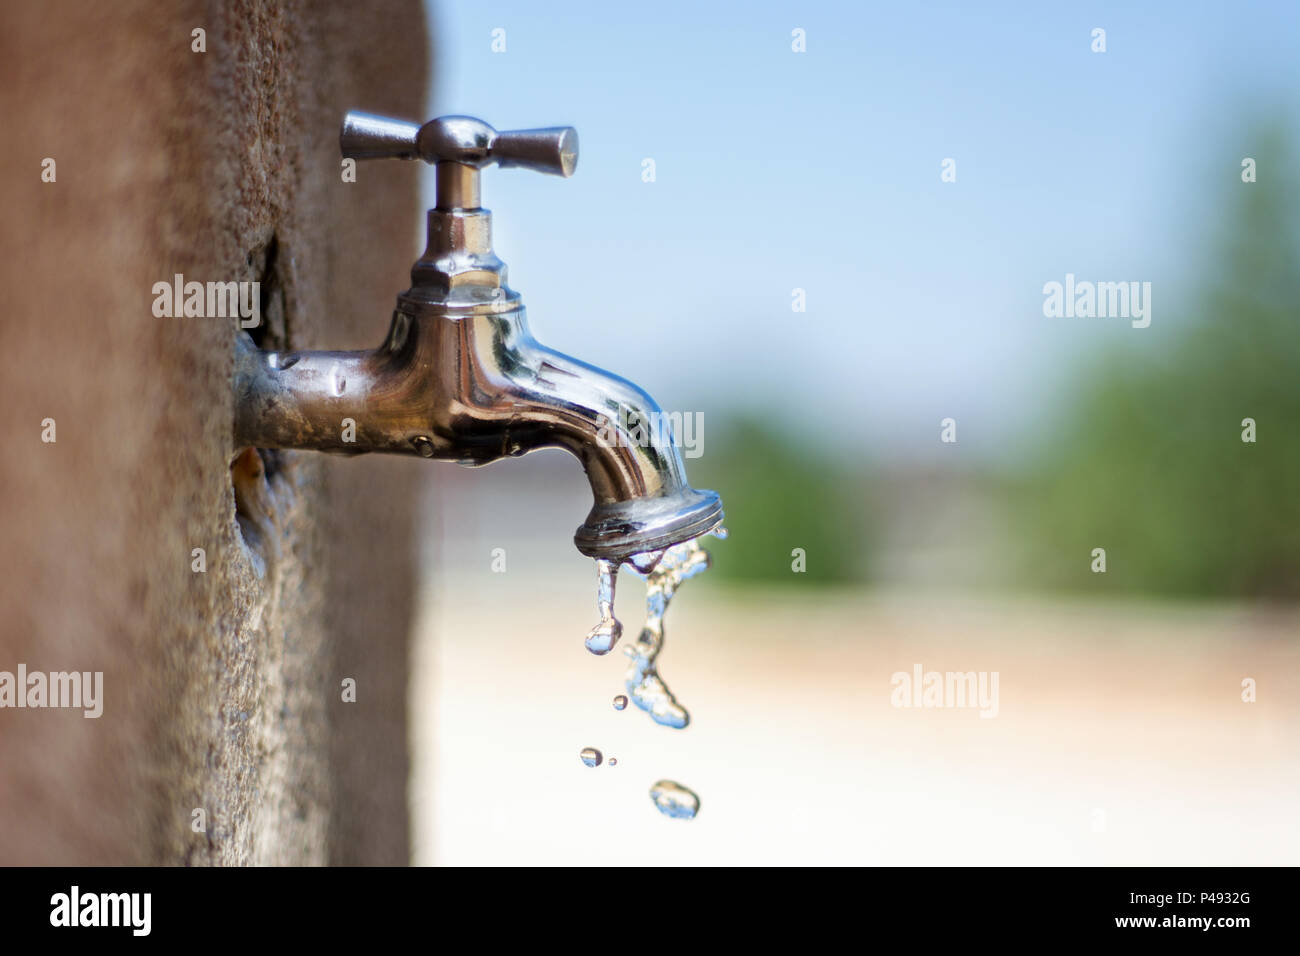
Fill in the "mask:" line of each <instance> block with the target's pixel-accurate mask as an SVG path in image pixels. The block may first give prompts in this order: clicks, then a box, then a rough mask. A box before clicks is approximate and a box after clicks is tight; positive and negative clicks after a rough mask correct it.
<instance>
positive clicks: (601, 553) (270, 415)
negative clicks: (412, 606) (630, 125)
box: [234, 293, 723, 563]
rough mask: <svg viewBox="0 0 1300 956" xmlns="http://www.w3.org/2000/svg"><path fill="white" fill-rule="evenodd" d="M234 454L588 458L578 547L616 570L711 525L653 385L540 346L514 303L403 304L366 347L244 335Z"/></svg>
mask: <svg viewBox="0 0 1300 956" xmlns="http://www.w3.org/2000/svg"><path fill="white" fill-rule="evenodd" d="M234 378H235V396H236V401H235V444H236V447H237V448H242V447H249V446H253V447H260V448H299V449H313V450H317V451H326V452H335V453H340V454H364V453H369V452H378V453H388V454H404V455H416V456H419V457H423V458H431V459H437V460H443V461H455V462H459V463H460V464H463V465H486V464H489V463H491V462H494V461H499V460H500V459H502V458H511V457H518V456H520V455H525V454H527V453H529V452H532V451H536V450H538V449H541V448H562V449H564V450H566V451H568V452H569V453H570V454H572V455H573V456H574V457H575V458H577V459H578V461H579V462H581V464H582V467H583V469H584V471H585V472H586V474H587V480H588V482H589V483H590V485H591V492H592V498H593V505H592V508H591V511H590V512H589V513H588V515H587V520H586V521H585V522H584V523H583V524H582V526H581V527H579V528H578V530H577V532H576V533H575V535H574V544H575V545H576V546H577V548H578V550H579V551H581V552H582V553H583V554H585V555H588V556H589V557H594V558H601V559H604V560H608V561H613V562H615V563H619V562H622V561H624V560H626V559H627V558H629V557H631V556H632V555H635V554H642V553H647V552H655V551H662V550H664V549H666V548H668V547H671V546H672V545H674V544H679V543H681V542H682V541H686V540H689V539H691V538H695V537H698V536H699V535H701V534H705V533H707V532H709V531H712V530H713V529H715V528H716V527H717V526H718V525H719V524H720V523H721V521H722V517H723V513H722V504H721V501H720V500H719V498H718V496H717V494H716V493H715V492H712V491H698V490H696V489H693V488H691V487H690V485H689V484H688V482H687V479H686V468H685V465H684V464H683V462H682V456H681V452H680V450H679V448H678V446H677V441H676V438H675V436H674V435H673V434H672V432H671V430H670V429H668V428H667V427H665V426H664V425H663V423H664V421H665V419H664V416H663V414H662V411H661V410H660V408H659V406H658V405H657V404H656V403H655V401H654V399H652V398H651V397H650V396H649V395H648V394H646V392H645V391H644V390H642V389H641V388H638V387H637V386H636V385H633V384H632V383H631V382H629V381H627V380H626V379H623V378H620V377H618V376H616V375H612V374H610V373H609V372H606V371H603V370H602V369H599V368H596V367H595V366H593V365H589V364H587V363H585V362H581V361H579V360H577V359H575V358H571V357H569V356H567V355H564V354H562V353H560V352H557V351H555V350H553V349H549V348H546V347H545V346H543V345H541V344H539V343H538V342H537V341H536V340H535V339H534V338H533V336H532V334H531V333H530V332H529V330H528V326H527V323H526V320H525V315H524V309H523V307H522V305H521V304H520V303H519V300H518V298H517V297H514V298H510V297H504V296H503V297H499V298H498V299H496V300H493V301H490V302H488V303H486V304H482V305H473V306H467V307H463V308H458V309H454V310H449V309H448V308H447V307H446V306H445V304H444V305H439V306H438V307H436V308H434V307H431V306H430V305H429V304H428V303H425V302H421V301H420V300H419V299H418V297H413V296H412V294H411V293H407V294H406V295H404V296H402V297H400V298H399V305H398V310H397V311H396V312H395V314H394V316H393V323H392V326H391V327H390V330H389V334H388V338H387V340H386V341H385V343H384V344H383V345H382V346H381V347H380V348H378V349H374V350H372V351H361V352H293V351H284V352H272V351H262V350H260V349H258V348H257V347H256V346H255V345H253V343H252V341H251V340H250V339H248V337H247V336H246V335H243V334H240V335H239V344H238V346H237V349H236V362H235V376H234Z"/></svg>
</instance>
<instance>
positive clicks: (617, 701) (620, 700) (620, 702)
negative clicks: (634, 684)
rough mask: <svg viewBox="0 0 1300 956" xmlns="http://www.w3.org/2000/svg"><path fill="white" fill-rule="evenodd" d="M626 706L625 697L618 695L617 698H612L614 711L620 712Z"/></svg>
mask: <svg viewBox="0 0 1300 956" xmlns="http://www.w3.org/2000/svg"><path fill="white" fill-rule="evenodd" d="M626 706H627V697H625V696H624V695H623V694H619V695H618V696H617V697H615V698H614V709H615V710H622V709H623V708H624V707H626Z"/></svg>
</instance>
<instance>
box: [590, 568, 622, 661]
mask: <svg viewBox="0 0 1300 956" xmlns="http://www.w3.org/2000/svg"><path fill="white" fill-rule="evenodd" d="M617 584H618V567H617V566H616V565H614V564H613V563H612V562H610V561H602V560H599V559H597V561H596V608H597V610H599V611H600V623H599V624H597V625H596V626H595V627H593V628H592V629H591V633H589V634H588V635H587V640H586V642H585V643H586V645H587V650H589V651H591V653H593V654H608V653H609V652H610V651H611V650H613V649H614V645H615V644H617V643H618V639H619V638H620V637H622V636H623V624H622V622H621V621H619V619H618V618H616V617H615V616H614V589H615V587H616V586H617Z"/></svg>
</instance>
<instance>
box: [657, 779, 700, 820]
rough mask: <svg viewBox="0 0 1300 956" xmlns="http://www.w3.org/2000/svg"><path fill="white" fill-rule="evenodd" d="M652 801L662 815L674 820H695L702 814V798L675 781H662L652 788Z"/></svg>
mask: <svg viewBox="0 0 1300 956" xmlns="http://www.w3.org/2000/svg"><path fill="white" fill-rule="evenodd" d="M650 799H651V800H653V801H654V802H655V807H656V808H657V809H658V810H659V812H660V813H662V814H663V815H664V816H666V817H672V818H673V819H674V820H694V819H695V814H697V813H699V812H700V798H699V797H697V796H696V795H695V793H694V792H693V791H691V790H689V789H687V788H686V787H683V786H682V785H681V784H680V783H677V782H675V781H673V780H660V781H659V782H658V783H656V784H655V785H654V786H653V787H651V788H650Z"/></svg>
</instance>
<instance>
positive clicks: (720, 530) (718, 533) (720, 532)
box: [709, 525, 731, 541]
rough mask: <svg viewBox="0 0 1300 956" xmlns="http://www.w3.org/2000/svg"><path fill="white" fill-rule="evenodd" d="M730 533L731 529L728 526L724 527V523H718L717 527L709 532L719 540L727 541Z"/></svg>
mask: <svg viewBox="0 0 1300 956" xmlns="http://www.w3.org/2000/svg"><path fill="white" fill-rule="evenodd" d="M730 533H731V532H729V531H728V530H727V529H726V528H724V527H723V526H722V525H718V526H717V527H716V528H714V529H713V530H712V531H710V532H709V534H711V535H713V536H714V537H715V538H717V539H718V540H719V541H726V540H727V535H728V534H730Z"/></svg>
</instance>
